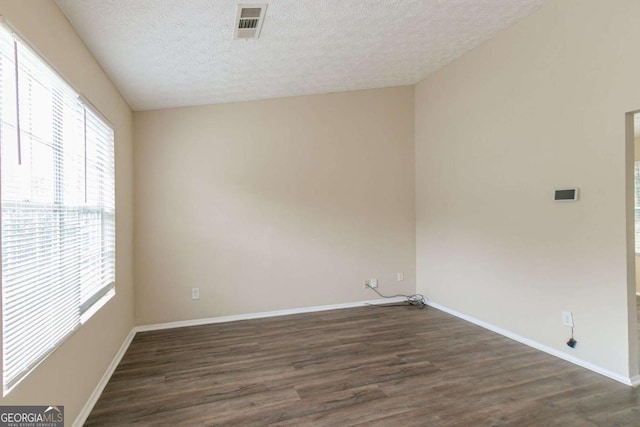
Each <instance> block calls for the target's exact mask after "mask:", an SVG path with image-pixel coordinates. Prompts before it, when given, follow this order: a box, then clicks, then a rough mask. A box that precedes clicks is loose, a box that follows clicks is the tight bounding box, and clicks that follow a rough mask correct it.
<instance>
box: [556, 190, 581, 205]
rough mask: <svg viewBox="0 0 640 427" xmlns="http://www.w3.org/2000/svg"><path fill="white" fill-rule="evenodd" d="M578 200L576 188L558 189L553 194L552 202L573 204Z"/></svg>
mask: <svg viewBox="0 0 640 427" xmlns="http://www.w3.org/2000/svg"><path fill="white" fill-rule="evenodd" d="M576 200H578V189H577V188H560V189H557V190H555V191H554V192H553V201H554V202H575V201H576Z"/></svg>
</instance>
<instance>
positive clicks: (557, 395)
mask: <svg viewBox="0 0 640 427" xmlns="http://www.w3.org/2000/svg"><path fill="white" fill-rule="evenodd" d="M85 425H87V426H214V425H220V426H248V425H252V426H253V425H255V426H355V425H361V426H394V427H396V426H397V427H404V426H434V427H437V426H464V427H473V426H518V427H521V426H640V391H639V390H638V389H632V388H631V387H627V386H625V385H622V384H619V383H617V382H615V381H613V380H610V379H608V378H605V377H603V376H601V375H598V374H595V373H593V372H590V371H588V370H586V369H583V368H580V367H578V366H575V365H573V364H571V363H568V362H565V361H562V360H560V359H557V358H555V357H553V356H550V355H547V354H545V353H542V352H539V351H537V350H534V349H532V348H530V347H527V346H525V345H523V344H519V343H517V342H515V341H512V340H510V339H507V338H504V337H502V336H500V335H497V334H494V333H492V332H489V331H487V330H485V329H482V328H480V327H477V326H475V325H472V324H470V323H467V322H465V321H463V320H460V319H457V318H455V317H452V316H450V315H448V314H445V313H443V312H440V311H438V310H435V309H433V308H427V309H424V310H420V309H418V308H414V307H412V308H408V307H393V308H376V307H364V308H355V309H347V310H335V311H325V312H319V313H311V314H301V315H292V316H283V317H273V318H267V319H260V320H250V321H239V322H232V323H225V324H214V325H207V326H195V327H189V328H181V329H171V330H164V331H155V332H144V333H139V334H138V335H137V336H136V337H135V339H134V341H133V343H132V344H131V346H130V348H129V350H128V351H127V353H126V355H125V357H124V358H123V360H122V362H121V363H120V365H119V367H118V369H117V370H116V372H115V373H114V375H113V377H112V378H111V381H110V382H109V384H108V385H107V387H106V388H105V390H104V393H103V394H102V396H101V397H100V399H99V401H98V403H97V404H96V406H95V408H94V410H93V412H92V413H91V415H90V417H89V419H88V420H87V422H86V424H85Z"/></svg>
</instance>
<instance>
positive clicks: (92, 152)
mask: <svg viewBox="0 0 640 427" xmlns="http://www.w3.org/2000/svg"><path fill="white" fill-rule="evenodd" d="M0 98H1V99H0V146H1V153H0V154H1V168H2V169H1V179H0V193H1V195H2V200H1V203H2V319H3V324H2V328H3V331H2V332H3V335H2V339H3V385H4V390H5V393H6V392H7V391H8V390H9V389H10V388H11V387H13V385H15V384H16V383H17V382H18V381H20V380H21V379H22V378H23V377H24V376H25V375H26V374H27V373H28V372H29V371H30V370H31V369H33V368H34V367H35V366H36V365H37V364H38V363H39V362H40V361H41V360H42V359H44V358H45V357H46V356H47V355H48V354H49V353H51V352H52V351H53V350H54V349H55V348H56V347H57V346H58V345H59V344H60V343H61V342H62V341H63V340H64V339H65V338H66V337H67V336H69V335H70V334H71V333H72V332H73V331H74V330H75V329H76V328H78V327H79V326H80V325H81V324H82V323H83V322H84V321H86V319H87V318H88V317H89V316H90V315H91V314H92V313H93V312H94V311H95V309H96V307H98V306H99V304H97V303H98V302H101V301H104V300H106V299H107V298H108V297H109V296H110V295H112V294H113V287H114V280H115V200H114V146H113V145H114V135H113V130H112V128H111V127H110V125H108V124H107V123H106V122H105V121H104V120H103V119H102V118H101V117H100V116H99V115H98V114H96V113H94V111H93V110H92V109H91V108H89V107H88V106H87V105H86V104H85V103H83V102H82V101H81V99H80V97H79V95H78V93H76V92H75V91H74V90H73V89H72V88H71V87H70V86H69V85H68V84H67V83H66V82H65V81H64V80H63V79H62V78H61V77H60V76H59V75H58V74H57V73H55V72H54V71H53V70H52V69H51V68H50V67H49V66H47V65H46V63H45V62H44V61H43V60H42V59H41V58H40V57H39V56H38V55H37V54H35V53H34V52H33V51H32V50H31V49H29V48H28V47H27V46H26V45H25V44H24V43H22V42H21V41H20V40H19V39H17V38H16V37H14V35H13V34H12V33H11V32H10V31H8V30H6V29H4V28H2V29H0Z"/></svg>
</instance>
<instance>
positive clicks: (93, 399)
mask: <svg viewBox="0 0 640 427" xmlns="http://www.w3.org/2000/svg"><path fill="white" fill-rule="evenodd" d="M135 335H136V331H135V327H134V328H133V329H131V332H129V335H127V337H126V338H125V339H124V342H123V343H122V345H121V346H120V349H119V350H118V352H117V353H116V355H115V356H114V357H113V360H112V361H111V364H110V365H109V367H108V368H107V370H106V371H105V372H104V375H103V376H102V378H100V381H99V382H98V385H97V386H96V388H95V389H94V390H93V393H91V396H89V400H87V403H85V405H84V407H83V408H82V410H81V411H80V414H78V417H77V418H76V420H75V422H74V423H73V427H82V425H83V424H84V422H85V421H87V418H89V414H90V413H91V411H92V410H93V407H94V406H95V404H96V403H97V402H98V399H99V398H100V395H101V394H102V391H103V390H104V388H105V387H106V386H107V383H108V382H109V380H110V379H111V376H112V375H113V373H114V372H115V370H116V368H117V367H118V364H119V363H120V361H121V360H122V357H123V356H124V354H125V353H126V352H127V349H128V348H129V345H130V344H131V341H133V337H135Z"/></svg>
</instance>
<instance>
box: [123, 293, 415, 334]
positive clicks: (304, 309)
mask: <svg viewBox="0 0 640 427" xmlns="http://www.w3.org/2000/svg"><path fill="white" fill-rule="evenodd" d="M402 301H406V298H402V297H396V298H385V299H375V300H369V301H356V302H347V303H344V304H332V305H320V306H315V307H302V308H293V309H288V310H276V311H263V312H260V313H247V314H235V315H232V316H219V317H208V318H204V319H193V320H181V321H178V322H168V323H156V324H152V325H142V326H136V327H135V328H134V329H135V330H136V332H146V331H157V330H161V329H172V328H184V327H187V326H199V325H209V324H212V323H226V322H236V321H238V320H251V319H263V318H265V317H275V316H287V315H289V314H301V313H312V312H316V311H327V310H339V309H343V308H353V307H363V306H365V305H369V304H388V303H398V302H402Z"/></svg>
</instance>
